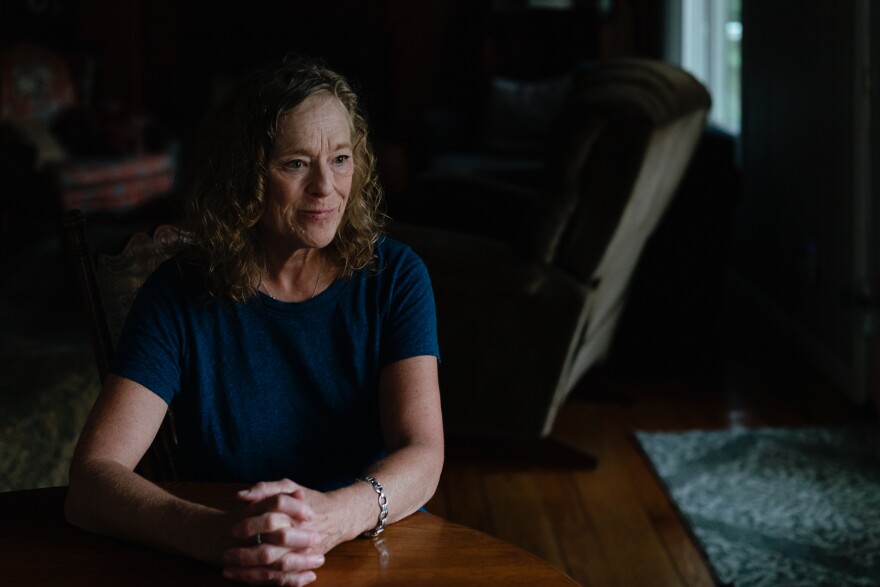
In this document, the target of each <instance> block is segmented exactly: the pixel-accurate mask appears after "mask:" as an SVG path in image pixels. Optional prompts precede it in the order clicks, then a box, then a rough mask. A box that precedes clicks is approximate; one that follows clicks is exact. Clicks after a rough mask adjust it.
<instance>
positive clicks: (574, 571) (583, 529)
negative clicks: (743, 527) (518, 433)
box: [427, 351, 875, 586]
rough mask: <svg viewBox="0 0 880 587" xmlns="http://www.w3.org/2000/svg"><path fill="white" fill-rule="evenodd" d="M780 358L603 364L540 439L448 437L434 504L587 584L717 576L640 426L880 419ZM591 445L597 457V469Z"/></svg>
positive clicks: (675, 582)
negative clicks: (632, 368)
mask: <svg viewBox="0 0 880 587" xmlns="http://www.w3.org/2000/svg"><path fill="white" fill-rule="evenodd" d="M765 357H766V355H765ZM774 361H775V364H767V363H762V361H761V360H758V359H755V358H753V357H752V358H750V357H746V356H743V355H742V354H738V355H733V354H731V353H730V352H729V351H728V352H727V353H726V354H725V356H724V360H723V361H722V362H721V364H720V365H719V366H717V367H713V368H700V369H693V370H691V371H689V372H685V373H684V374H682V373H675V371H676V369H670V370H666V371H665V372H656V373H653V374H651V373H643V374H641V375H633V374H631V373H630V374H627V373H625V371H626V370H627V369H623V370H621V369H616V370H615V369H602V368H600V369H597V370H595V371H594V372H593V373H592V374H589V375H588V376H587V377H586V378H585V380H584V381H583V382H582V384H581V385H580V386H579V387H578V389H576V390H575V392H574V393H573V394H572V396H571V397H570V398H569V401H568V402H566V404H565V405H564V406H563V408H562V409H561V411H560V413H559V415H558V418H557V420H556V423H555V428H554V431H553V434H552V438H551V439H550V440H549V441H548V442H545V443H543V445H542V446H541V447H540V448H539V449H538V448H536V447H535V445H534V444H533V445H531V450H529V451H524V450H523V448H524V447H523V446H522V445H520V444H517V443H509V442H496V443H489V444H487V443H485V442H476V441H467V440H464V439H448V443H449V446H448V449H447V462H446V466H445V469H444V473H443V476H442V478H441V482H440V487H439V488H438V491H437V493H436V495H435V496H434V498H433V499H432V500H431V501H430V502H429V504H428V506H427V507H428V509H429V511H432V512H434V513H437V514H439V515H442V516H444V517H446V518H448V519H450V520H452V521H455V522H458V523H461V524H464V525H467V526H471V527H473V528H477V529H479V530H482V531H484V532H487V533H489V534H492V535H494V536H497V537H499V538H502V539H504V540H507V541H508V542H511V543H513V544H516V545H518V546H520V547H522V548H525V549H526V550H529V551H531V552H532V553H534V554H536V555H538V556H539V557H541V558H543V559H545V560H547V561H549V562H550V563H551V564H553V565H555V566H557V567H559V568H561V569H563V570H564V571H565V572H567V573H568V574H569V575H570V576H571V577H572V578H574V579H575V580H576V581H578V582H579V583H581V584H582V585H585V586H608V585H621V586H647V585H650V586H702V585H714V584H715V582H714V580H713V577H712V575H711V571H710V570H709V568H708V566H707V565H706V563H705V561H704V559H703V556H702V554H701V552H700V550H699V549H698V547H697V546H696V545H695V543H694V540H693V539H692V537H691V535H690V533H689V530H688V528H687V527H686V526H685V525H684V524H683V523H682V521H681V519H680V518H679V516H678V514H677V513H676V510H675V509H674V506H673V505H672V504H671V502H670V501H669V499H668V498H667V496H666V494H665V492H664V489H663V486H662V484H661V483H660V482H659V481H658V479H657V478H656V477H655V476H654V474H653V471H652V469H651V468H650V466H649V465H648V463H647V460H646V459H645V458H644V456H643V455H642V453H641V451H640V449H639V447H638V445H637V443H636V442H635V439H634V437H633V432H634V431H638V430H645V431H653V430H688V429H716V428H725V427H729V426H732V425H743V426H753V427H758V426H798V425H821V424H835V423H843V422H853V421H860V422H863V421H873V420H874V417H875V416H874V411H873V410H871V409H868V408H861V409H859V408H856V407H854V406H852V405H850V404H849V403H848V402H847V401H846V400H845V399H843V396H842V394H841V392H839V391H838V390H835V389H834V388H833V386H831V385H830V384H829V383H827V382H826V381H824V380H823V379H822V378H821V377H819V376H817V375H816V374H814V373H812V372H810V371H809V369H808V368H807V367H806V366H805V365H804V364H803V362H802V361H801V362H798V361H796V360H795V359H792V358H779V357H777V358H775V359H774ZM566 447H572V448H574V449H577V450H576V451H571V450H568V451H567V450H566ZM538 451H544V456H543V457H542V456H541V455H540V454H538ZM516 454H519V455H522V456H521V458H514V457H513V456H512V455H516ZM583 454H589V455H594V456H595V457H596V458H597V459H598V465H597V466H596V467H595V468H593V469H590V467H589V464H590V463H589V459H585V458H583V457H581V456H578V455H583Z"/></svg>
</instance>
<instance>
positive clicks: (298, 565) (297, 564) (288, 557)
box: [273, 552, 325, 572]
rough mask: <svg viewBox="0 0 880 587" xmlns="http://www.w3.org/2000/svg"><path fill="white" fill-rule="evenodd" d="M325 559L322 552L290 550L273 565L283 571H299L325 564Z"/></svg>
mask: <svg viewBox="0 0 880 587" xmlns="http://www.w3.org/2000/svg"><path fill="white" fill-rule="evenodd" d="M324 560H325V559H324V555H321V554H300V553H298V552H288V553H287V554H285V555H284V556H283V557H282V558H281V560H280V561H278V562H277V563H276V564H275V565H273V566H274V567H275V568H278V569H280V570H282V571H296V572H299V571H303V570H306V569H317V568H318V567H320V566H322V565H323V564H324Z"/></svg>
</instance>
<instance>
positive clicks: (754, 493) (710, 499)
mask: <svg viewBox="0 0 880 587" xmlns="http://www.w3.org/2000/svg"><path fill="white" fill-rule="evenodd" d="M636 438H637V440H638V441H639V443H640V444H641V447H642V449H643V450H644V452H645V454H646V455H647V457H648V459H649V461H650V462H651V464H652V465H653V467H654V470H655V472H656V473H657V474H658V476H659V478H660V479H661V481H662V482H663V483H664V484H665V486H666V489H667V491H668V492H669V495H670V497H671V498H672V500H673V502H674V503H675V504H676V506H677V508H678V509H679V511H680V513H681V514H682V516H683V517H684V519H685V520H686V521H687V522H688V523H689V524H690V527H691V530H692V531H693V533H694V535H695V537H696V539H697V541H698V542H699V544H700V546H701V547H702V549H703V551H704V553H705V555H706V556H707V559H708V561H709V563H710V566H711V567H712V569H713V572H714V573H715V576H716V577H717V580H718V581H719V583H720V584H722V585H735V586H736V587H747V586H748V587H752V586H768V587H769V586H774V587H776V586H786V587H796V586H810V587H813V586H825V585H827V586H829V587H831V586H833V587H844V586H869V585H874V586H876V585H880V434H878V431H877V430H876V429H875V428H871V427H868V426H865V427H836V428H794V429H783V428H763V429H755V430H748V429H733V430H720V431H692V432H683V433H665V432H639V433H636Z"/></svg>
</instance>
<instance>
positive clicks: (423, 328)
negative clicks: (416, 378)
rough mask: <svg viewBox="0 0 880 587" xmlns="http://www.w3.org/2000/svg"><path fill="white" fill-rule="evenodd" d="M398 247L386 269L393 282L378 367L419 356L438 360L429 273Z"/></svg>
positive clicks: (403, 247) (433, 304) (408, 249)
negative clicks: (433, 357)
mask: <svg viewBox="0 0 880 587" xmlns="http://www.w3.org/2000/svg"><path fill="white" fill-rule="evenodd" d="M398 246H400V247H401V249H400V251H399V255H394V256H392V258H391V259H389V267H388V268H387V269H392V271H391V280H392V282H391V287H390V300H389V305H388V313H387V317H386V319H385V322H384V324H383V329H382V342H381V352H380V366H381V367H385V366H387V365H388V364H390V363H393V362H395V361H400V360H403V359H408V358H410V357H417V356H421V355H433V356H436V357H437V358H438V359H439V358H440V350H439V345H438V342H437V312H436V307H435V303H434V291H433V289H432V286H431V279H430V276H429V275H428V269H427V267H426V266H425V264H424V262H423V261H422V259H421V258H419V257H418V255H416V253H415V252H413V251H412V249H410V248H409V247H406V246H405V245H398ZM393 257H397V258H396V259H395V258H393ZM391 263H394V266H393V267H392V266H391Z"/></svg>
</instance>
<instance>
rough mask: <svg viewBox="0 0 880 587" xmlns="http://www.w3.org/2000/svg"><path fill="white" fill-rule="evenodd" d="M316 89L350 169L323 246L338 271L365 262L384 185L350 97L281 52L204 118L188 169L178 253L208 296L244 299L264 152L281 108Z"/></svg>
mask: <svg viewBox="0 0 880 587" xmlns="http://www.w3.org/2000/svg"><path fill="white" fill-rule="evenodd" d="M316 94H326V95H330V96H334V97H335V98H337V99H338V100H339V101H340V102H341V103H342V105H343V107H344V109H345V111H346V113H347V114H348V119H349V123H350V126H351V134H352V151H353V154H352V159H353V161H354V173H353V177H352V185H351V192H350V194H349V197H348V202H347V204H346V207H345V211H344V213H343V216H342V219H341V221H340V224H339V228H338V230H337V233H336V236H335V238H334V239H333V241H332V242H331V243H330V244H329V245H328V246H327V247H326V248H325V251H326V252H327V253H328V254H329V257H330V261H331V262H333V263H334V264H336V265H337V266H338V267H339V268H340V270H341V272H342V275H343V276H345V277H350V276H351V275H352V274H353V273H354V272H355V271H357V270H360V269H363V268H365V267H367V266H368V265H369V264H370V262H371V260H372V258H373V253H374V248H375V244H376V242H377V241H378V239H379V235H380V234H381V231H382V229H383V225H384V215H383V214H382V212H381V211H380V210H381V201H382V189H381V187H380V185H379V182H378V178H377V174H376V160H375V157H374V155H373V151H372V149H371V147H370V143H369V140H368V128H367V122H366V119H365V116H364V114H363V113H362V111H361V108H360V105H359V102H358V97H357V95H356V94H355V92H354V91H353V90H352V88H351V86H350V85H349V83H348V82H347V81H346V79H345V78H344V77H343V76H341V75H340V74H338V73H336V72H334V71H331V70H330V69H328V68H327V67H326V66H325V65H324V64H323V63H322V62H321V61H319V60H313V59H308V58H304V57H300V56H295V55H294V56H286V57H285V58H283V59H282V60H280V61H277V62H274V63H272V64H269V65H266V66H263V67H261V68H259V69H257V70H256V71H254V72H253V73H252V74H251V75H250V76H248V77H247V78H246V79H245V80H244V82H243V83H242V84H240V86H239V87H238V89H237V90H236V91H235V92H234V93H233V94H232V95H231V96H230V99H228V100H226V101H225V102H224V103H223V104H222V105H221V106H220V107H218V108H216V109H215V110H214V111H213V112H212V113H210V114H209V115H208V116H207V117H206V118H205V120H204V122H203V124H202V126H201V129H200V135H199V144H198V145H197V149H196V155H195V160H194V167H193V169H194V175H193V177H192V178H191V179H190V180H189V181H188V182H187V186H186V189H185V190H184V192H183V218H182V221H181V229H182V231H183V232H184V233H185V234H186V235H187V238H186V242H185V245H184V246H185V248H184V250H183V251H182V253H183V257H184V258H185V259H187V260H188V261H190V262H192V263H194V264H196V265H198V266H200V267H202V268H203V269H204V271H205V276H206V282H207V283H206V285H207V288H208V292H209V294H210V295H211V296H213V297H216V298H231V299H232V300H235V301H246V300H248V299H249V298H252V297H253V296H254V295H255V294H256V284H258V283H259V281H260V278H261V276H262V274H263V272H264V271H265V269H266V254H265V250H264V248H263V244H262V242H261V240H260V238H259V234H258V229H257V223H258V221H259V220H260V218H261V217H262V215H263V212H264V210H265V206H266V177H267V160H268V157H269V155H270V154H271V152H272V147H273V145H274V143H275V140H276V138H277V137H278V132H279V124H280V121H281V119H282V118H283V117H284V115H285V114H287V113H288V112H290V111H291V110H293V109H294V108H296V107H297V106H298V105H299V104H301V103H302V102H303V101H305V100H306V99H307V98H309V97H311V96H314V95H316Z"/></svg>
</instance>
